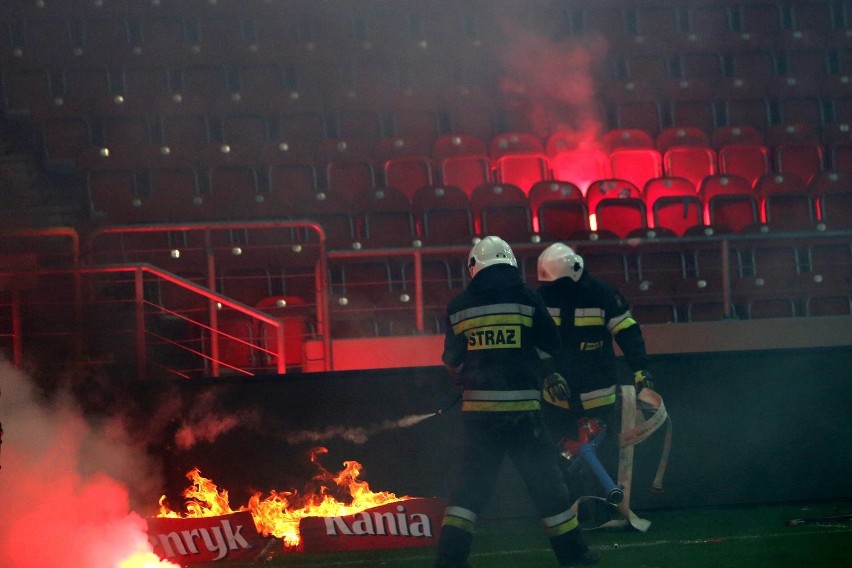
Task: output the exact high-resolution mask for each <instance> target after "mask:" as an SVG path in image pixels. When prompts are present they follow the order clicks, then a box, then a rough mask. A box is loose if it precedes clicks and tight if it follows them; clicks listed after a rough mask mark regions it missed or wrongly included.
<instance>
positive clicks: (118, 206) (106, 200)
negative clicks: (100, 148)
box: [86, 168, 141, 225]
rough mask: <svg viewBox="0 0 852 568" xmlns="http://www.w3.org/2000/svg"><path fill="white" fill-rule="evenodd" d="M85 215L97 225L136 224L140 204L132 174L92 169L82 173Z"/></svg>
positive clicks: (117, 170)
mask: <svg viewBox="0 0 852 568" xmlns="http://www.w3.org/2000/svg"><path fill="white" fill-rule="evenodd" d="M86 190H87V193H88V200H89V215H90V218H91V219H92V221H93V222H95V223H97V224H108V225H125V224H131V223H134V222H136V217H137V210H138V208H139V206H140V205H141V200H139V197H138V195H137V191H138V188H137V180H136V174H135V172H134V171H133V170H132V169H130V168H107V169H92V170H89V171H88V172H87V173H86Z"/></svg>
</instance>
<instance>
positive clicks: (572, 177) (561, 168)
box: [550, 149, 612, 192]
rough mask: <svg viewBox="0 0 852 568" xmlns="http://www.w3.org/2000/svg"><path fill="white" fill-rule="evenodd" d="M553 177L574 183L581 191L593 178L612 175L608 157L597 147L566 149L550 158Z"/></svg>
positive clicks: (603, 177) (604, 177)
mask: <svg viewBox="0 0 852 568" xmlns="http://www.w3.org/2000/svg"><path fill="white" fill-rule="evenodd" d="M550 169H551V172H552V175H553V179H555V180H559V181H565V182H569V183H573V184H575V185H576V186H577V187H579V188H580V189H581V190H582V191H583V192H585V190H586V188H587V187H589V184H590V183H592V182H593V181H595V180H599V179H606V178H609V177H612V169H611V166H610V162H609V157H608V156H607V155H606V154H605V153H604V152H603V151H602V150H597V149H588V150H567V151H563V152H559V153H557V154H555V155H553V156H551V158H550Z"/></svg>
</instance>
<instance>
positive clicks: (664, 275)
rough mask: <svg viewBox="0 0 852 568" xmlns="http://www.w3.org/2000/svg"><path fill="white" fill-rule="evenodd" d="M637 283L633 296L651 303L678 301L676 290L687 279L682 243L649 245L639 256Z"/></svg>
mask: <svg viewBox="0 0 852 568" xmlns="http://www.w3.org/2000/svg"><path fill="white" fill-rule="evenodd" d="M636 270H637V276H638V278H637V279H636V283H637V284H638V285H637V286H635V287H633V289H632V294H631V295H632V296H633V298H641V299H642V300H643V301H644V302H645V303H647V304H649V305H666V304H669V305H671V304H672V303H674V302H677V300H676V299H675V298H676V295H677V291H678V290H679V289H681V288H682V287H683V285H684V281H685V280H686V258H685V256H684V253H683V251H682V250H681V247H680V246H679V245H671V244H666V245H662V246H661V245H648V244H646V245H645V246H644V247H642V248H641V249H640V250H639V252H638V254H637V255H636Z"/></svg>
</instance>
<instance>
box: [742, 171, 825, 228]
mask: <svg viewBox="0 0 852 568" xmlns="http://www.w3.org/2000/svg"><path fill="white" fill-rule="evenodd" d="M754 191H755V194H756V195H757V198H758V202H759V204H760V208H761V217H762V218H761V221H762V222H763V223H766V224H767V225H769V226H770V227H771V228H773V229H783V230H812V229H814V228H815V226H816V204H815V203H814V200H813V198H812V197H811V194H810V192H809V191H808V185H807V183H805V182H804V181H803V180H802V179H801V178H800V177H799V176H797V175H796V174H791V173H780V172H775V173H769V174H764V175H762V176H761V177H760V178H758V180H757V183H755V186H754Z"/></svg>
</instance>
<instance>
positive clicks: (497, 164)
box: [493, 154, 550, 193]
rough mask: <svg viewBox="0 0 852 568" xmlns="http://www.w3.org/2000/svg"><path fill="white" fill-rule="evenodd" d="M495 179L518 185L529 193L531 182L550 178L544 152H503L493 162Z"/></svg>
mask: <svg viewBox="0 0 852 568" xmlns="http://www.w3.org/2000/svg"><path fill="white" fill-rule="evenodd" d="M493 163H494V173H495V176H494V177H495V181H497V182H499V183H504V184H511V185H516V186H518V187H520V188H521V189H522V190H523V191H524V193H529V190H530V188H531V187H532V186H533V184H535V183H537V182H539V181H542V180H546V179H549V178H550V163H549V162H548V159H547V157H546V156H545V155H544V154H504V155H503V156H500V157H499V158H497V159H496V160H495V161H494V162H493Z"/></svg>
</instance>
